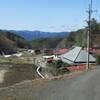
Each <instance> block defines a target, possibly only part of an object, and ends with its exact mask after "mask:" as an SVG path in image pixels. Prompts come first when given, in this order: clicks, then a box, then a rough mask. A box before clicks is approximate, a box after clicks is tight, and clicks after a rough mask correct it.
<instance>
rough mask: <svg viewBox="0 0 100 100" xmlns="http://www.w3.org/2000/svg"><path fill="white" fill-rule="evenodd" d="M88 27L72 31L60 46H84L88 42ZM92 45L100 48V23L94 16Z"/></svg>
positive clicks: (91, 35) (92, 21)
mask: <svg viewBox="0 0 100 100" xmlns="http://www.w3.org/2000/svg"><path fill="white" fill-rule="evenodd" d="M87 32H88V27H85V28H84V29H79V30H77V31H76V32H71V33H70V34H69V36H68V37H67V38H65V39H63V40H62V41H61V42H60V43H59V44H58V46H59V47H62V48H63V47H71V46H83V47H86V44H87ZM90 47H93V48H100V23H99V22H97V21H96V20H95V19H94V18H93V19H92V20H91V34H90Z"/></svg>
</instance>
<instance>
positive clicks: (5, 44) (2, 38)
mask: <svg viewBox="0 0 100 100" xmlns="http://www.w3.org/2000/svg"><path fill="white" fill-rule="evenodd" d="M28 46H29V43H28V42H27V41H26V40H25V39H24V38H22V37H21V36H18V35H16V34H14V33H12V32H8V31H2V30H0V52H2V51H4V52H6V51H16V50H17V48H26V47H28Z"/></svg>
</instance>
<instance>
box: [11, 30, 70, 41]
mask: <svg viewBox="0 0 100 100" xmlns="http://www.w3.org/2000/svg"><path fill="white" fill-rule="evenodd" d="M11 32H14V33H16V34H18V35H19V36H21V37H24V38H25V39H26V40H37V39H39V40H40V39H45V38H65V37H67V36H68V35H69V32H42V31H23V30H22V31H16V30H11Z"/></svg>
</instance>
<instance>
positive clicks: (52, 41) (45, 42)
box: [31, 38, 63, 49]
mask: <svg viewBox="0 0 100 100" xmlns="http://www.w3.org/2000/svg"><path fill="white" fill-rule="evenodd" d="M62 40H63V39H62V38H46V39H38V40H33V41H31V44H32V48H34V49H43V48H45V49H54V48H56V47H57V45H58V44H59V43H60V42H61V41H62Z"/></svg>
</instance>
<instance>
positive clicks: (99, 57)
mask: <svg viewBox="0 0 100 100" xmlns="http://www.w3.org/2000/svg"><path fill="white" fill-rule="evenodd" d="M96 61H97V64H98V65H100V54H99V55H97V59H96Z"/></svg>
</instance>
